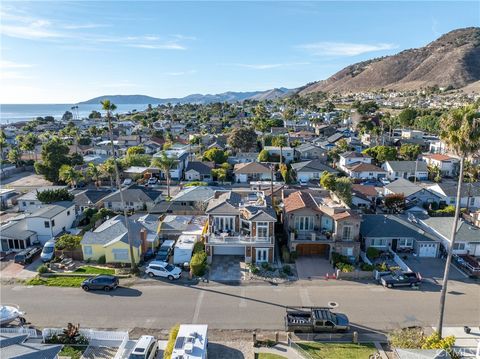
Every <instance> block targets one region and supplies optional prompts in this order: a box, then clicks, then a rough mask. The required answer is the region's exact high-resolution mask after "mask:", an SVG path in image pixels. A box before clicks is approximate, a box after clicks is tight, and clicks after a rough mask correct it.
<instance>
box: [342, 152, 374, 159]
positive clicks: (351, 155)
mask: <svg viewBox="0 0 480 359" xmlns="http://www.w3.org/2000/svg"><path fill="white" fill-rule="evenodd" d="M340 157H343V158H372V157H370V156H368V155H365V154H363V153H361V152H355V151H347V152H343V153H342V154H340Z"/></svg>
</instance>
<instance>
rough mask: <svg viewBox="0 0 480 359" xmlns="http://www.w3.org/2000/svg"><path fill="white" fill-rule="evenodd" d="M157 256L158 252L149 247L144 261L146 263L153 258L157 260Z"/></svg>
mask: <svg viewBox="0 0 480 359" xmlns="http://www.w3.org/2000/svg"><path fill="white" fill-rule="evenodd" d="M156 254H157V250H156V249H154V248H152V247H148V249H147V250H146V252H145V254H144V255H143V259H144V260H145V261H148V260H150V259H152V258H155V255H156Z"/></svg>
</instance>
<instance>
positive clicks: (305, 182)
mask: <svg viewBox="0 0 480 359" xmlns="http://www.w3.org/2000/svg"><path fill="white" fill-rule="evenodd" d="M299 182H300V186H307V185H308V181H307V180H306V179H303V178H302V179H301V180H300V181H299Z"/></svg>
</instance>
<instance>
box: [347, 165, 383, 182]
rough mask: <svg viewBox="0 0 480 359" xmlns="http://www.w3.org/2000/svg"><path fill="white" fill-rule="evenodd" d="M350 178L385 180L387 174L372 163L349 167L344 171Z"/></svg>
mask: <svg viewBox="0 0 480 359" xmlns="http://www.w3.org/2000/svg"><path fill="white" fill-rule="evenodd" d="M343 170H344V171H345V172H346V173H347V174H348V176H349V177H350V178H354V179H361V180H366V179H380V178H384V177H385V176H386V174H387V172H386V171H385V170H383V169H381V168H380V167H377V166H375V165H373V164H371V163H357V164H353V165H347V166H346V167H345V168H344V169H343Z"/></svg>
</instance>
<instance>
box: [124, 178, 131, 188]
mask: <svg viewBox="0 0 480 359" xmlns="http://www.w3.org/2000/svg"><path fill="white" fill-rule="evenodd" d="M132 183H133V180H132V179H131V178H125V180H124V181H123V184H122V186H130V185H131V184H132Z"/></svg>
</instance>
